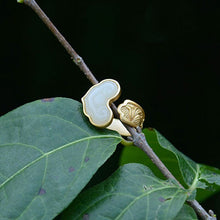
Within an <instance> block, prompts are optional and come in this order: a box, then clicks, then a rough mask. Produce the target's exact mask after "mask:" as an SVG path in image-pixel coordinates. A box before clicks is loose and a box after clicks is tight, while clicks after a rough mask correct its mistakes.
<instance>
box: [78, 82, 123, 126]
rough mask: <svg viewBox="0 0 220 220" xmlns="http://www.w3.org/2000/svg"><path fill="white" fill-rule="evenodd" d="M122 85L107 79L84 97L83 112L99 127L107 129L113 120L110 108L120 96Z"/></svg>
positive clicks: (93, 87) (92, 88)
mask: <svg viewBox="0 0 220 220" xmlns="http://www.w3.org/2000/svg"><path fill="white" fill-rule="evenodd" d="M120 91H121V88H120V85H119V83H118V82H117V81H115V80H113V79H105V80H103V81H101V82H100V83H98V84H96V85H94V86H92V87H91V88H90V89H89V91H88V92H87V93H86V94H85V95H84V96H83V97H82V103H83V112H84V114H85V115H86V116H87V117H88V118H89V120H90V122H91V123H92V124H93V125H95V126H97V127H102V128H103V127H107V126H108V125H110V124H111V122H112V120H113V112H112V110H111V108H110V105H111V103H112V102H114V101H115V100H117V99H118V98H119V96H120Z"/></svg>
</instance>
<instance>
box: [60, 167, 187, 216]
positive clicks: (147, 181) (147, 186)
mask: <svg viewBox="0 0 220 220" xmlns="http://www.w3.org/2000/svg"><path fill="white" fill-rule="evenodd" d="M186 198H187V192H186V191H185V190H183V189H181V188H179V186H178V185H177V184H175V183H174V182H168V181H164V180H161V179H159V178H157V177H156V176H154V174H153V173H152V172H151V170H149V169H148V168H147V167H146V166H144V165H142V164H126V165H124V166H123V167H120V168H119V169H118V170H117V171H116V172H115V173H114V174H113V175H112V176H111V177H109V178H108V179H107V180H106V181H104V182H103V183H101V184H99V185H97V186H95V187H93V188H91V189H89V190H87V191H84V192H82V193H81V194H80V195H79V196H78V197H77V198H76V200H74V202H73V203H72V204H71V206H70V207H69V208H68V209H67V210H66V211H65V212H64V215H63V216H62V219H67V220H77V219H90V220H93V219H97V220H104V219H114V220H117V219H124V220H130V219H136V220H139V219H140V220H142V219H149V220H150V219H173V218H174V217H175V216H176V215H177V214H178V212H179V211H180V209H181V208H182V206H183V204H184V202H185V200H186Z"/></svg>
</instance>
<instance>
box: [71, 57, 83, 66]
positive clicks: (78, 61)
mask: <svg viewBox="0 0 220 220" xmlns="http://www.w3.org/2000/svg"><path fill="white" fill-rule="evenodd" d="M73 61H74V63H75V64H76V65H80V64H82V61H83V60H82V57H80V56H78V57H77V58H76V59H73Z"/></svg>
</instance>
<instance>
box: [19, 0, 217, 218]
mask: <svg viewBox="0 0 220 220" xmlns="http://www.w3.org/2000/svg"><path fill="white" fill-rule="evenodd" d="M17 1H18V2H19V3H24V4H25V5H27V6H29V7H30V8H31V9H32V10H33V11H34V12H35V13H36V14H37V15H38V16H39V18H40V19H41V20H42V21H43V22H44V23H45V25H46V26H47V27H48V28H49V30H50V31H51V32H52V33H53V34H54V36H55V37H56V38H57V39H58V41H59V42H60V43H61V45H62V46H63V47H64V48H65V49H66V51H67V53H68V54H69V55H70V57H71V58H72V59H73V61H74V62H75V64H76V65H77V66H78V67H79V68H80V70H81V71H82V72H83V73H84V74H85V76H86V77H87V78H88V80H89V81H90V82H91V83H92V84H93V85H95V84H97V83H98V80H97V79H96V78H95V76H94V75H93V73H92V72H91V71H90V69H89V68H88V66H87V65H86V64H85V62H84V61H83V59H82V57H80V56H79V55H78V54H77V53H76V51H75V50H74V49H73V48H72V47H71V45H70V44H69V43H68V41H67V40H66V39H65V38H64V37H63V35H62V34H61V33H60V32H59V31H58V29H57V28H56V27H55V26H54V24H53V23H52V22H51V21H50V19H49V18H48V17H47V15H46V14H45V13H44V12H43V10H42V9H41V8H40V7H39V6H38V4H37V3H36V2H35V0H17ZM111 108H112V110H113V112H114V115H115V117H117V118H119V114H118V111H117V107H116V106H115V105H114V103H113V104H112V105H111ZM124 126H125V127H126V128H127V129H128V131H129V132H130V133H131V135H132V138H133V142H134V145H136V146H137V147H139V148H140V149H142V150H143V151H144V152H145V153H146V154H147V155H148V157H149V158H150V159H151V161H152V162H153V163H154V164H155V165H156V166H157V167H158V169H159V170H160V171H161V173H162V174H163V175H164V176H165V177H166V178H167V179H174V180H176V181H177V182H178V180H177V179H176V178H175V177H174V176H173V174H172V173H171V172H170V171H169V170H168V169H167V167H166V166H165V165H164V164H163V162H162V161H161V160H160V159H159V157H158V156H157V155H156V154H155V153H154V151H153V150H152V148H151V147H150V146H149V144H148V143H147V140H146V138H145V136H144V134H143V133H142V132H141V131H138V130H136V129H134V128H132V127H130V126H128V125H126V124H124ZM178 184H179V186H180V187H181V188H184V187H183V186H182V185H181V184H180V183H179V182H178ZM187 202H188V204H189V205H190V206H191V207H192V208H193V209H194V210H195V211H196V213H197V214H198V215H199V216H200V217H201V218H202V219H204V220H217V218H216V217H215V215H214V213H213V211H211V210H210V211H209V213H210V215H209V214H208V213H207V212H206V211H205V209H203V207H202V206H201V205H200V204H199V203H198V202H197V201H196V200H188V201H187Z"/></svg>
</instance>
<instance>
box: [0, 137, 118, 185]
mask: <svg viewBox="0 0 220 220" xmlns="http://www.w3.org/2000/svg"><path fill="white" fill-rule="evenodd" d="M96 138H117V139H121V138H120V136H115V135H101V136H88V137H85V138H81V139H78V140H76V141H73V142H70V143H68V144H65V145H62V146H60V147H58V148H56V149H53V150H51V151H49V152H46V153H44V154H43V155H41V156H40V157H38V158H36V159H35V160H33V161H32V162H31V163H28V164H26V165H25V166H24V167H23V168H22V169H20V170H18V171H17V172H16V173H14V174H13V175H12V176H10V177H9V178H8V179H7V180H5V181H4V182H3V183H2V184H1V185H0V189H1V188H2V187H4V185H5V184H6V183H7V182H9V181H10V180H11V179H13V178H14V177H15V176H17V175H19V174H20V173H21V172H22V171H24V170H25V169H27V168H28V167H30V166H31V165H33V164H35V163H36V162H38V161H39V160H41V159H43V158H44V157H46V156H49V155H50V154H53V153H55V152H56V151H59V150H62V149H64V148H67V147H69V146H71V145H73V144H76V143H79V142H83V141H87V140H91V139H96Z"/></svg>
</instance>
